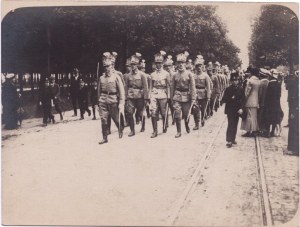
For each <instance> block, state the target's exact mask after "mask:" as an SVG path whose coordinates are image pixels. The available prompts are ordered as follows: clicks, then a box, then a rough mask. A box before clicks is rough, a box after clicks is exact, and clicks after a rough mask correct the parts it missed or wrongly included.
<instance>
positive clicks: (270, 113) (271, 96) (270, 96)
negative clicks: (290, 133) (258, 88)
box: [265, 74, 283, 137]
mask: <svg viewBox="0 0 300 227" xmlns="http://www.w3.org/2000/svg"><path fill="white" fill-rule="evenodd" d="M277 78H278V75H277V74H272V76H271V78H270V81H269V84H268V87H267V91H266V98H265V114H266V124H267V133H268V134H267V137H269V136H274V132H275V128H276V125H277V124H280V123H281V121H282V118H283V111H282V109H281V105H280V97H281V86H280V83H279V82H278V80H277ZM271 125H272V130H271V134H269V133H270V126H271Z"/></svg>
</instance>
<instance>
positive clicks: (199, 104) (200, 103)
mask: <svg viewBox="0 0 300 227" xmlns="http://www.w3.org/2000/svg"><path fill="white" fill-rule="evenodd" d="M194 65H195V67H196V73H195V74H194V78H195V86H196V103H195V105H194V107H195V108H194V109H193V115H194V120H195V127H194V128H193V130H198V129H199V122H200V120H201V125H202V126H204V121H205V115H206V110H207V107H208V103H209V101H210V96H211V82H210V78H209V76H208V75H207V73H205V72H203V66H204V59H203V57H202V55H198V56H197V58H196V59H195V62H194ZM200 111H201V119H200Z"/></svg>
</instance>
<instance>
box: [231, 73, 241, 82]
mask: <svg viewBox="0 0 300 227" xmlns="http://www.w3.org/2000/svg"><path fill="white" fill-rule="evenodd" d="M238 79H239V73H238V72H233V73H231V74H230V80H231V81H232V80H238Z"/></svg>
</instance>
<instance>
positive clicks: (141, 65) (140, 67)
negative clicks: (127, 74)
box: [138, 59, 151, 129]
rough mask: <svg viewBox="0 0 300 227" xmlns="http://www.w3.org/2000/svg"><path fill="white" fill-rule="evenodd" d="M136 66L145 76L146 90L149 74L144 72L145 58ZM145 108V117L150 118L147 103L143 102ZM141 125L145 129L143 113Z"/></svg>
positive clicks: (149, 78) (149, 79)
mask: <svg viewBox="0 0 300 227" xmlns="http://www.w3.org/2000/svg"><path fill="white" fill-rule="evenodd" d="M138 68H139V70H140V71H141V72H143V73H144V74H145V76H146V77H147V83H148V90H149V86H150V81H151V76H150V75H149V74H147V73H146V61H145V59H142V61H141V62H140V64H139V66H138ZM145 110H146V113H147V118H150V117H151V115H150V109H149V103H146V104H145ZM142 125H143V126H142V127H143V128H144V129H145V116H144V114H143V119H142Z"/></svg>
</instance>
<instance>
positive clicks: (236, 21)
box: [217, 3, 261, 69]
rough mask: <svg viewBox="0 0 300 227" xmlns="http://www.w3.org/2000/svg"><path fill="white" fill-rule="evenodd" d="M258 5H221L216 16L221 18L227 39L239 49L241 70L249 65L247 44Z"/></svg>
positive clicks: (258, 9) (258, 8) (257, 13)
mask: <svg viewBox="0 0 300 227" xmlns="http://www.w3.org/2000/svg"><path fill="white" fill-rule="evenodd" d="M260 6H261V4H259V3H221V4H218V9H217V14H218V15H219V16H220V17H221V18H222V21H223V22H224V23H225V24H226V26H227V29H228V31H229V32H228V37H229V38H230V39H231V40H232V41H233V43H234V44H235V45H236V46H237V47H238V48H240V51H241V52H240V54H239V57H240V59H241V60H242V69H246V68H247V67H248V65H249V57H248V43H249V41H250V37H251V33H252V30H251V24H252V23H253V19H254V18H255V17H257V16H258V15H259V13H260Z"/></svg>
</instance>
